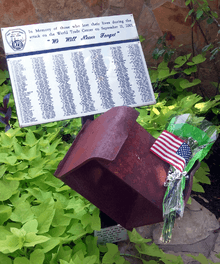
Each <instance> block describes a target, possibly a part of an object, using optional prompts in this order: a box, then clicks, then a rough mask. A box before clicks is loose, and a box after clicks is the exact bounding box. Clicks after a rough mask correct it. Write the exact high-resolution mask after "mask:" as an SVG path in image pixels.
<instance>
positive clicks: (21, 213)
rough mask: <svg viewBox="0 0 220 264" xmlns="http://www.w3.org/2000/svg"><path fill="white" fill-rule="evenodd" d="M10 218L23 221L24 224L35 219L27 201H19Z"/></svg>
mask: <svg viewBox="0 0 220 264" xmlns="http://www.w3.org/2000/svg"><path fill="white" fill-rule="evenodd" d="M10 219H11V220H12V221H14V222H21V223H22V224H24V223H26V222H28V221H30V220H32V219H34V214H33V213H32V211H31V207H30V204H29V203H28V202H27V201H23V202H21V203H19V204H18V205H17V206H16V208H15V210H14V211H13V212H12V214H11V217H10Z"/></svg>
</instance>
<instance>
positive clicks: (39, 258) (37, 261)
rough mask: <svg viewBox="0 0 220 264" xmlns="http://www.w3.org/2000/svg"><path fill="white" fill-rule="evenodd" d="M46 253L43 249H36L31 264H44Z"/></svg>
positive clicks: (31, 257)
mask: <svg viewBox="0 0 220 264" xmlns="http://www.w3.org/2000/svg"><path fill="white" fill-rule="evenodd" d="M44 259H45V256H44V252H43V250H42V249H35V250H34V252H32V253H31V255H30V264H43V263H44Z"/></svg>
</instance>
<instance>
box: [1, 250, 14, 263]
mask: <svg viewBox="0 0 220 264" xmlns="http://www.w3.org/2000/svg"><path fill="white" fill-rule="evenodd" d="M0 263H2V264H12V260H11V259H10V258H9V257H7V256H6V255H4V254H3V253H1V252H0Z"/></svg>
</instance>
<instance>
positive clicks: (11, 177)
mask: <svg viewBox="0 0 220 264" xmlns="http://www.w3.org/2000/svg"><path fill="white" fill-rule="evenodd" d="M26 175H27V173H24V172H21V171H18V172H16V173H14V174H7V175H6V177H5V178H6V179H7V180H10V181H21V180H24V179H25V176H26Z"/></svg>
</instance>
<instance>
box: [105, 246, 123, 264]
mask: <svg viewBox="0 0 220 264" xmlns="http://www.w3.org/2000/svg"><path fill="white" fill-rule="evenodd" d="M106 246H107V248H108V252H107V253H106V254H105V255H104V257H103V259H102V262H103V263H105V264H112V263H114V262H115V260H116V259H117V258H118V257H119V256H120V253H119V251H118V246H117V245H115V244H110V243H106Z"/></svg>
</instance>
